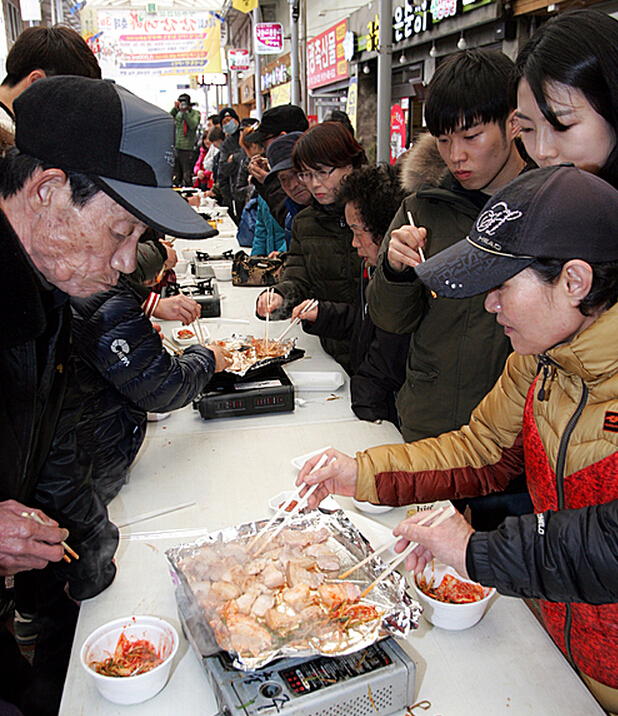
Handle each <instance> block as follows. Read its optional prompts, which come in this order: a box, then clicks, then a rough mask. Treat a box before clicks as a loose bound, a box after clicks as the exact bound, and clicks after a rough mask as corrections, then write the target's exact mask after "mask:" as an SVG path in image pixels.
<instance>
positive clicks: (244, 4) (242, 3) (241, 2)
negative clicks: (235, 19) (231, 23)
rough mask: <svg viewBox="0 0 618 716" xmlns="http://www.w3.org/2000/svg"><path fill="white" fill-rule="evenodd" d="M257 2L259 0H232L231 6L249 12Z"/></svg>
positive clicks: (256, 5)
mask: <svg viewBox="0 0 618 716" xmlns="http://www.w3.org/2000/svg"><path fill="white" fill-rule="evenodd" d="M259 4H260V3H259V0H232V7H233V8H234V10H238V11H239V12H251V10H255V8H256V7H258V5H259Z"/></svg>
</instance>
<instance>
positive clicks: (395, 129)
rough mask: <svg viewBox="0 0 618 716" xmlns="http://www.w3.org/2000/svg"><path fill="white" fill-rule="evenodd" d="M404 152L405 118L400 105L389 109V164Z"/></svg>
mask: <svg viewBox="0 0 618 716" xmlns="http://www.w3.org/2000/svg"><path fill="white" fill-rule="evenodd" d="M405 151H406V118H405V115H404V113H403V109H402V108H401V105H398V104H394V105H393V106H392V107H391V164H394V163H395V162H396V161H397V159H398V158H399V156H400V155H401V154H403V153H404V152H405Z"/></svg>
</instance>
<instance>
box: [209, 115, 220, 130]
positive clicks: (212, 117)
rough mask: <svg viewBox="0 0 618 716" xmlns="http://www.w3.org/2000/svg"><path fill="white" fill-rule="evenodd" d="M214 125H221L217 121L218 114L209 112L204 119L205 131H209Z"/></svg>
mask: <svg viewBox="0 0 618 716" xmlns="http://www.w3.org/2000/svg"><path fill="white" fill-rule="evenodd" d="M215 127H221V122H219V115H218V114H211V115H209V116H208V118H207V119H206V131H207V132H210V131H211V130H212V129H214V128H215Z"/></svg>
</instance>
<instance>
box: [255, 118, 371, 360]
mask: <svg viewBox="0 0 618 716" xmlns="http://www.w3.org/2000/svg"><path fill="white" fill-rule="evenodd" d="M292 162H293V164H294V168H295V169H296V171H297V172H298V178H299V179H300V180H301V181H302V182H303V183H304V184H305V185H306V187H307V189H309V191H310V192H311V195H312V202H311V205H310V206H308V207H307V208H306V209H304V210H303V211H301V212H300V213H299V214H297V215H296V217H295V218H294V222H293V224H292V241H291V243H290V249H289V252H288V259H287V263H286V267H285V272H284V274H283V278H282V281H281V283H279V284H278V285H277V286H275V294H274V296H272V297H271V302H270V305H269V304H268V302H267V296H266V293H263V294H262V295H261V296H260V297H259V298H258V301H257V309H256V310H257V314H258V316H261V317H265V316H266V314H267V313H269V312H270V314H271V318H273V319H275V320H277V319H285V318H289V316H290V315H291V314H292V310H293V308H294V307H295V306H297V305H298V304H299V303H301V302H302V301H304V300H305V299H307V298H317V299H318V300H324V301H336V302H337V303H347V304H353V303H354V301H355V299H356V295H357V292H358V282H359V276H360V272H361V258H360V257H359V256H358V254H357V253H356V250H355V249H354V247H353V246H352V238H353V236H352V231H351V230H350V229H349V228H348V226H347V224H346V222H345V216H344V214H343V209H342V208H341V207H340V206H339V205H338V204H337V203H336V198H337V193H338V191H339V187H340V184H341V181H342V180H343V179H344V178H345V177H346V176H348V174H350V173H351V172H352V171H353V170H354V169H356V168H358V167H360V166H361V165H362V164H365V163H366V162H367V159H366V157H365V152H364V151H363V148H362V147H361V145H360V144H359V143H358V142H357V141H356V140H355V139H354V137H353V136H352V135H351V134H350V131H349V130H348V129H347V128H346V127H345V126H344V125H343V124H341V123H339V122H324V123H323V124H319V125H317V126H315V127H312V128H311V129H309V130H307V131H306V132H305V133H304V134H303V135H302V137H301V138H300V139H299V140H298V142H297V143H296V146H295V147H294V153H293V154H292ZM321 342H322V346H323V347H324V350H326V351H327V352H328V353H330V354H331V355H332V356H333V357H334V358H335V359H336V360H337V361H338V362H339V363H340V364H341V365H342V366H343V367H344V368H346V369H348V367H349V344H348V341H341V340H335V339H332V338H322V339H321Z"/></svg>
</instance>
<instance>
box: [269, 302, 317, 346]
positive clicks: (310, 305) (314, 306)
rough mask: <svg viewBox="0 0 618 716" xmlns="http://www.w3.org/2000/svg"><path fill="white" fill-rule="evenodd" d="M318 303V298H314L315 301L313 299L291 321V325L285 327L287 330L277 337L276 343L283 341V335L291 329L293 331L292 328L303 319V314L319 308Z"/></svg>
mask: <svg viewBox="0 0 618 716" xmlns="http://www.w3.org/2000/svg"><path fill="white" fill-rule="evenodd" d="M318 304H319V301H318V300H317V298H314V299H313V301H311V303H310V304H308V305H307V307H306V308H305V309H304V310H303V311H301V313H299V314H298V316H296V318H295V319H294V320H293V321H292V322H291V323H290V325H289V326H288V327H287V328H286V329H285V331H283V333H282V334H281V335H280V336H279V338H277V340H276V341H275V343H279V342H280V341H282V340H283V337H284V336H286V335H287V334H288V333H289V331H291V330H292V328H294V326H297V325H298V324H299V323H300V322H301V321H302V320H303V319H302V315H303V314H304V313H308V312H309V311H313V309H314V308H317V306H318Z"/></svg>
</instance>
